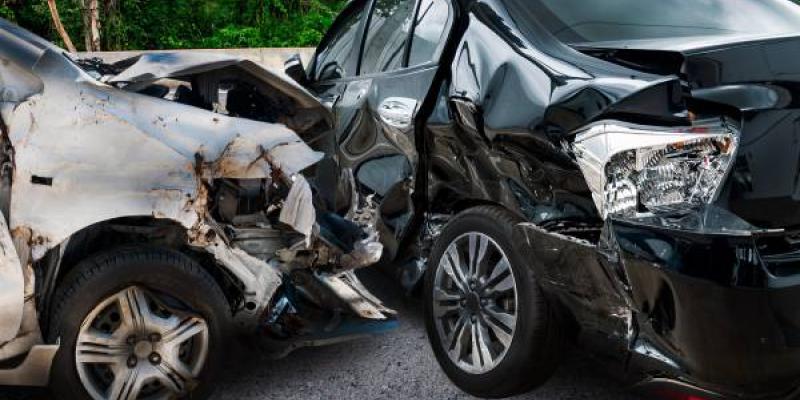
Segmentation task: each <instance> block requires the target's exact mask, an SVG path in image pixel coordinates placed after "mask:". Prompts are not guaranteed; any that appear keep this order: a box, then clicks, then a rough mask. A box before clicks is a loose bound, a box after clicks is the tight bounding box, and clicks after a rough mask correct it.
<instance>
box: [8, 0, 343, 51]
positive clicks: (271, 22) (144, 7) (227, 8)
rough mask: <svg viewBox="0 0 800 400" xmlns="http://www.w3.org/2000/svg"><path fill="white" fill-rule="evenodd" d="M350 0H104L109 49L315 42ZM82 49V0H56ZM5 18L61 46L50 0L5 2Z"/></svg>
mask: <svg viewBox="0 0 800 400" xmlns="http://www.w3.org/2000/svg"><path fill="white" fill-rule="evenodd" d="M346 2H347V1H346V0H99V3H100V4H101V28H102V32H101V38H102V48H103V49H104V50H129V49H179V48H230V47H287V46H314V45H316V44H317V43H318V42H319V40H320V39H321V38H322V35H323V34H324V33H325V31H326V30H327V29H328V27H329V26H330V24H331V23H332V22H333V20H334V18H336V15H337V14H338V13H339V11H341V9H342V8H343V7H344V5H345V4H346ZM57 3H58V8H59V13H60V14H61V19H62V21H63V22H64V25H65V26H66V29H67V31H68V32H69V34H70V36H71V38H72V41H73V42H75V45H76V46H77V47H78V48H79V49H81V48H82V47H83V43H84V40H83V29H82V17H81V15H82V12H81V0H57ZM0 17H3V18H7V19H9V20H12V21H14V22H16V23H18V24H20V25H21V26H23V27H25V28H27V29H29V30H32V31H34V32H35V33H37V34H39V35H42V36H43V37H45V38H47V39H49V40H52V41H54V42H55V43H59V44H61V40H60V38H59V37H58V35H57V33H56V32H55V30H54V29H53V26H52V25H53V24H52V21H51V18H50V12H49V9H48V7H47V1H46V0H0Z"/></svg>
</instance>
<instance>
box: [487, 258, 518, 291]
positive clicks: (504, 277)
mask: <svg viewBox="0 0 800 400" xmlns="http://www.w3.org/2000/svg"><path fill="white" fill-rule="evenodd" d="M483 288H484V291H485V292H486V293H487V294H489V295H491V294H496V293H504V292H507V291H509V290H512V289H514V274H512V273H511V267H510V266H509V265H508V259H506V258H503V259H502V260H500V261H498V262H497V264H496V265H495V266H494V268H493V269H492V274H491V275H490V276H489V279H488V280H487V281H486V284H485V285H484V287H483Z"/></svg>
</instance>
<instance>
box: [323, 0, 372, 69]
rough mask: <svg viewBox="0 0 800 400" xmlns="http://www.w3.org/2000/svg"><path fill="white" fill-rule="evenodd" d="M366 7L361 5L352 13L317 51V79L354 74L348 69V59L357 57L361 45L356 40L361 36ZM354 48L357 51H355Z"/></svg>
mask: <svg viewBox="0 0 800 400" xmlns="http://www.w3.org/2000/svg"><path fill="white" fill-rule="evenodd" d="M364 11H365V8H364V7H361V8H360V9H358V10H355V11H354V12H353V13H352V14H350V15H349V16H348V17H347V18H346V19H345V20H344V21H342V24H340V25H339V27H338V31H337V32H336V33H335V34H334V36H333V37H332V38H331V39H330V40H329V41H328V42H327V43H326V44H325V45H324V46H323V47H322V48H320V49H319V50H318V51H317V59H316V62H315V63H314V78H315V79H316V80H317V81H327V80H332V79H339V78H345V77H348V76H353V75H354V73H355V71H347V68H348V67H349V63H348V61H349V60H351V59H352V58H351V57H354V56H355V57H357V50H358V49H359V46H357V45H356V42H355V41H356V40H358V38H359V36H360V35H359V28H360V27H361V21H362V20H363V19H364ZM354 50H355V51H356V52H354Z"/></svg>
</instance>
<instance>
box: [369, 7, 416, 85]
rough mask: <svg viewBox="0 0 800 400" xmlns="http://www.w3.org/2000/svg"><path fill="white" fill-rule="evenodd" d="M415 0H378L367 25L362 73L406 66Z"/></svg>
mask: <svg viewBox="0 0 800 400" xmlns="http://www.w3.org/2000/svg"><path fill="white" fill-rule="evenodd" d="M415 3H416V2H415V1H414V0H377V1H376V2H375V8H374V10H373V11H372V17H371V18H370V21H369V27H368V28H367V40H366V42H364V56H363V57H362V59H361V73H362V74H370V73H375V72H386V71H392V70H395V69H399V68H401V67H402V66H403V56H404V55H405V50H406V42H408V36H409V34H410V31H411V20H412V18H413V15H414V5H415Z"/></svg>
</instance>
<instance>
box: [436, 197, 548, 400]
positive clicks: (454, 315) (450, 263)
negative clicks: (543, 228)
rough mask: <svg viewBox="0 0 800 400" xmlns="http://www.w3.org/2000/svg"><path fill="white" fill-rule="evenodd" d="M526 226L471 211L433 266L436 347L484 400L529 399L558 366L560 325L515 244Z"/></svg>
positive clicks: (448, 367) (456, 222)
mask: <svg viewBox="0 0 800 400" xmlns="http://www.w3.org/2000/svg"><path fill="white" fill-rule="evenodd" d="M518 222H520V220H519V218H517V217H516V216H514V215H513V214H511V213H509V212H508V211H505V210H503V209H501V208H496V207H477V208H473V209H470V210H467V211H465V212H463V213H461V214H459V215H458V216H456V217H455V218H454V219H453V220H452V221H451V222H450V223H449V224H448V225H447V226H446V227H445V229H444V230H443V231H442V233H441V235H440V237H439V238H438V239H437V241H436V243H435V244H434V247H433V249H432V252H431V257H430V261H429V267H428V272H427V277H426V281H425V322H426V327H427V331H428V337H429V339H430V342H431V346H432V347H433V350H434V353H435V354H436V358H437V360H438V361H439V364H440V365H441V366H442V369H443V370H444V371H445V373H446V374H447V376H448V377H449V378H450V379H451V380H452V381H453V382H454V383H455V384H456V385H457V386H458V387H460V388H461V389H462V390H464V391H466V392H468V393H470V394H473V395H476V396H480V397H492V398H496V397H507V396H512V395H516V394H520V393H523V392H526V391H528V390H530V389H532V388H534V387H536V386H539V385H541V384H542V383H544V382H545V381H546V380H547V379H548V378H549V377H550V376H551V374H552V373H553V371H554V369H555V367H556V365H557V358H558V353H559V350H560V349H559V343H560V340H559V338H558V336H557V335H558V333H557V329H556V321H555V319H554V318H553V314H552V312H551V310H550V308H549V307H548V304H547V302H546V301H545V298H544V296H543V294H542V292H541V290H540V289H539V286H538V284H537V282H536V279H535V278H534V275H533V272H532V271H531V269H530V268H529V267H528V266H527V265H526V264H525V262H524V260H523V259H522V257H521V255H520V254H519V252H518V251H516V249H515V247H514V245H513V243H512V229H513V227H514V225H516V224H517V223H518Z"/></svg>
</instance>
